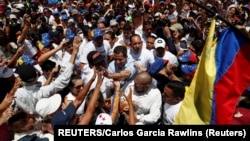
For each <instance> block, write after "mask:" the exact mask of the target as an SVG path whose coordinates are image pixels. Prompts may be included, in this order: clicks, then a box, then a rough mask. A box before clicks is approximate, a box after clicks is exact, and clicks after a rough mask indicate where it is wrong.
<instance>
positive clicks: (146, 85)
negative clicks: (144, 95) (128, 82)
mask: <svg viewBox="0 0 250 141" xmlns="http://www.w3.org/2000/svg"><path fill="white" fill-rule="evenodd" d="M134 86H135V88H138V89H146V88H147V87H148V86H149V85H148V84H137V83H136V82H135V84H134Z"/></svg>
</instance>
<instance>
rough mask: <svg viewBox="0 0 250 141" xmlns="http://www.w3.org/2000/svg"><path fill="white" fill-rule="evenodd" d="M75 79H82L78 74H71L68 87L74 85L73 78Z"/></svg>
mask: <svg viewBox="0 0 250 141" xmlns="http://www.w3.org/2000/svg"><path fill="white" fill-rule="evenodd" d="M77 79H82V78H81V76H80V75H72V76H71V78H70V81H69V85H68V87H69V88H72V87H74V85H75V80H77Z"/></svg>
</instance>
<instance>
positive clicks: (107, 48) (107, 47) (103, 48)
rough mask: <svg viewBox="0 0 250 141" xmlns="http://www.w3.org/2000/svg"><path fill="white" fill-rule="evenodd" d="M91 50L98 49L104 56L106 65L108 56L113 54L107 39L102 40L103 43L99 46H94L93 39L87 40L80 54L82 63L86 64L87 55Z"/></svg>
mask: <svg viewBox="0 0 250 141" xmlns="http://www.w3.org/2000/svg"><path fill="white" fill-rule="evenodd" d="M91 51H99V52H100V53H101V54H102V55H103V56H105V60H104V61H105V63H106V66H108V56H111V55H113V52H112V50H111V47H110V44H109V42H108V41H107V40H103V44H102V46H101V47H95V45H94V43H93V41H90V42H88V43H87V44H86V45H85V48H83V51H82V53H83V54H82V55H81V56H80V62H81V63H84V64H88V60H87V56H88V53H89V52H91Z"/></svg>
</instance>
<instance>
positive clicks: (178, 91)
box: [166, 80, 185, 99]
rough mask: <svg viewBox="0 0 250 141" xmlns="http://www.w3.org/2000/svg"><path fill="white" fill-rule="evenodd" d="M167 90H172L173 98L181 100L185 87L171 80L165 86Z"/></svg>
mask: <svg viewBox="0 0 250 141" xmlns="http://www.w3.org/2000/svg"><path fill="white" fill-rule="evenodd" d="M166 86H167V87H168V88H170V89H171V90H173V97H180V98H181V99H183V98H184V96H185V85H184V84H183V83H182V82H181V81H177V80H172V81H170V82H169V83H167V84H166Z"/></svg>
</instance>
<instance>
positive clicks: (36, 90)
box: [0, 0, 250, 141]
mask: <svg viewBox="0 0 250 141" xmlns="http://www.w3.org/2000/svg"><path fill="white" fill-rule="evenodd" d="M196 2H197V3H200V4H201V5H203V6H204V7H206V8H207V9H208V10H210V11H212V12H208V11H206V10H204V8H202V7H199V6H197V5H195V4H194V3H192V2H190V1H188V0H117V1H115V0H48V1H47V0H40V1H39V0H19V1H17V0H0V141H1V140H3V141H11V140H21V139H22V140H32V139H33V140H34V139H35V138H43V139H44V140H49V141H52V140H53V139H54V138H53V134H54V130H53V129H54V126H55V125H155V126H157V125H172V124H173V123H174V120H175V117H176V115H177V114H178V111H179V108H180V106H181V104H182V101H183V99H184V98H185V92H186V91H187V90H188V87H189V85H190V83H191V82H192V79H193V76H194V74H195V71H196V69H197V65H198V63H199V60H200V56H201V54H202V50H203V48H204V45H205V41H206V36H207V34H208V30H209V26H210V23H211V19H212V18H213V16H214V15H213V14H211V13H213V12H214V13H217V14H218V15H220V16H221V17H223V18H224V19H225V20H227V21H228V22H229V23H230V24H231V25H234V26H235V27H237V28H238V29H239V30H242V31H243V32H244V33H246V34H245V35H246V36H249V35H250V34H249V33H250V32H249V31H250V20H249V19H250V18H249V14H250V2H248V1H247V0H200V1H196ZM231 25H228V24H226V23H224V22H222V21H221V20H220V19H217V20H216V34H215V35H214V37H215V38H216V37H217V35H218V34H219V33H220V31H222V30H223V29H225V28H227V27H228V26H231ZM249 103H250V87H249V88H246V91H245V92H244V93H243V94H242V97H241V98H240V99H239V104H238V105H237V107H235V109H236V110H235V114H234V117H233V121H232V124H250V118H249V116H250V104H249Z"/></svg>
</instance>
